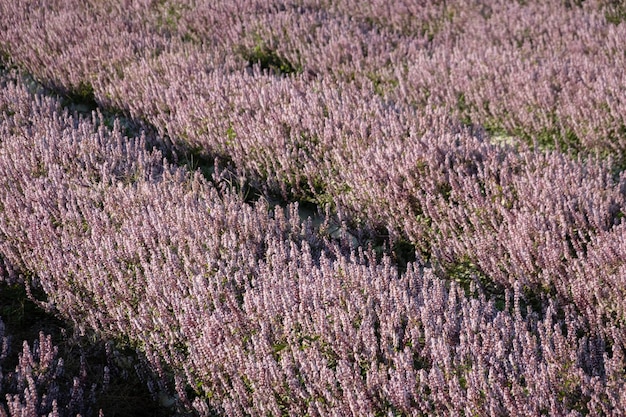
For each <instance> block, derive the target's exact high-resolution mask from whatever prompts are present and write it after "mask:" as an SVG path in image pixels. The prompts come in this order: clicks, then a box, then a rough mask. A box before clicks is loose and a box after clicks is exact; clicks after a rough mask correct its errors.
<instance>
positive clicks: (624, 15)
mask: <svg viewBox="0 0 626 417" xmlns="http://www.w3.org/2000/svg"><path fill="white" fill-rule="evenodd" d="M604 17H605V18H606V21H607V22H609V23H611V24H613V25H619V24H621V23H622V22H623V21H624V20H626V3H624V2H623V1H622V0H608V1H607V4H606V6H605V8H604Z"/></svg>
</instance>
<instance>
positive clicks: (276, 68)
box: [240, 42, 302, 75]
mask: <svg viewBox="0 0 626 417" xmlns="http://www.w3.org/2000/svg"><path fill="white" fill-rule="evenodd" d="M240 53H241V55H242V56H243V58H244V59H245V60H246V61H247V62H248V66H249V67H253V66H255V65H258V66H259V67H260V68H261V70H263V71H268V72H270V73H272V74H275V75H290V74H297V73H301V72H302V67H301V66H299V65H294V64H293V63H291V62H289V61H288V60H287V59H286V58H284V57H281V56H280V55H278V53H277V52H276V51H275V50H274V49H272V48H271V47H269V46H268V45H267V44H266V43H265V42H259V43H257V44H256V46H255V47H254V48H252V49H247V48H242V49H241V51H240Z"/></svg>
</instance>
